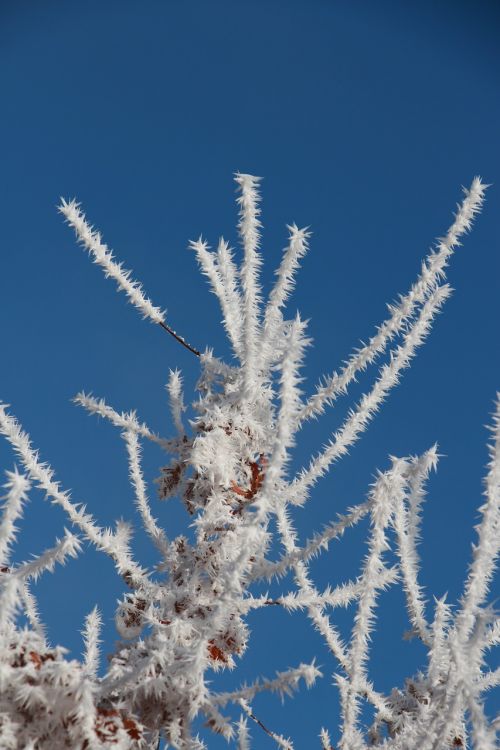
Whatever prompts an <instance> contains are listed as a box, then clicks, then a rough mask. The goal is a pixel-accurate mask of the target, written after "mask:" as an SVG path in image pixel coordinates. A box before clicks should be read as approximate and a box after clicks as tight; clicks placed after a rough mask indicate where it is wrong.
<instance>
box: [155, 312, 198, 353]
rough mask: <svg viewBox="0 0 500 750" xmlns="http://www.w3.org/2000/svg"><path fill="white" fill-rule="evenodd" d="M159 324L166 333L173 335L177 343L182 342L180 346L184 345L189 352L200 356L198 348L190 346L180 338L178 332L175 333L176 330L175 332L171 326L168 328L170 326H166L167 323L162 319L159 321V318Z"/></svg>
mask: <svg viewBox="0 0 500 750" xmlns="http://www.w3.org/2000/svg"><path fill="white" fill-rule="evenodd" d="M160 325H161V327H162V328H164V329H165V331H166V332H167V333H169V334H170V335H171V336H173V337H174V339H176V341H178V342H179V344H182V346H185V347H186V349H189V351H190V352H193V354H196V356H197V357H200V356H201V355H200V352H199V351H198V349H195V348H194V346H191V344H188V342H187V341H185V340H184V339H183V338H182V336H179V334H177V333H176V332H175V331H174V330H173V328H170V326H168V325H167V324H166V323H163V321H161V320H160Z"/></svg>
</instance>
